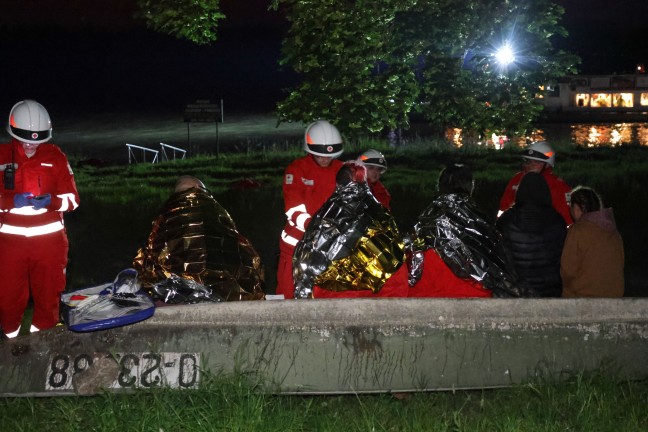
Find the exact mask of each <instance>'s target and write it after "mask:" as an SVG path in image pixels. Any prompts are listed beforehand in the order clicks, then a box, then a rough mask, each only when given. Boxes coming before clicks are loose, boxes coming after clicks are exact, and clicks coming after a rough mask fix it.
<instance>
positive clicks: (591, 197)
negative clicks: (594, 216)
mask: <svg viewBox="0 0 648 432" xmlns="http://www.w3.org/2000/svg"><path fill="white" fill-rule="evenodd" d="M569 201H570V204H576V205H577V206H578V207H580V209H581V211H582V212H583V213H588V212H593V211H598V210H600V209H601V207H603V200H601V197H600V196H599V194H598V193H596V191H595V190H594V189H592V188H591V187H587V186H576V187H575V188H574V189H572V191H571V194H570V195H569Z"/></svg>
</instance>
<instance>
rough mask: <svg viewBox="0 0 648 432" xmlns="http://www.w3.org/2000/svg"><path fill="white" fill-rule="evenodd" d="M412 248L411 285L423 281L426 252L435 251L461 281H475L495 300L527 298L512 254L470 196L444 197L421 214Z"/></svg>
mask: <svg viewBox="0 0 648 432" xmlns="http://www.w3.org/2000/svg"><path fill="white" fill-rule="evenodd" d="M407 243H408V245H407V247H408V249H411V251H412V254H411V263H409V285H410V286H414V284H415V283H416V282H418V280H419V279H420V278H421V274H422V271H423V265H425V263H424V260H423V255H424V252H425V250H427V249H430V248H432V249H434V250H435V251H436V252H437V253H438V254H439V256H440V257H441V258H442V259H443V261H444V262H445V264H446V265H447V266H448V267H450V269H451V270H452V272H453V273H454V274H455V275H457V276H458V277H460V278H463V279H468V278H472V279H474V280H476V281H478V282H481V283H482V284H483V285H484V288H486V289H490V290H492V291H493V296H495V297H523V293H521V292H520V289H519V287H518V285H517V276H516V274H515V270H514V267H513V262H512V258H511V256H510V254H509V253H508V251H507V250H506V248H505V247H504V243H503V241H502V236H501V234H500V233H499V231H497V229H496V228H495V226H494V225H493V224H491V223H489V222H487V221H486V220H485V219H484V218H483V217H482V216H481V213H480V212H479V210H478V209H477V208H476V206H475V204H474V203H473V202H472V200H471V199H470V197H469V196H467V195H461V194H447V195H441V196H439V197H437V198H436V199H434V201H432V204H430V206H429V207H428V208H427V209H426V210H425V211H423V213H421V215H420V216H419V218H418V222H417V223H416V225H415V226H414V234H413V236H412V237H411V238H409V239H408V240H407Z"/></svg>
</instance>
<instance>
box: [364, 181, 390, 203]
mask: <svg viewBox="0 0 648 432" xmlns="http://www.w3.org/2000/svg"><path fill="white" fill-rule="evenodd" d="M369 189H371V193H372V194H373V196H375V197H376V199H377V200H378V202H379V203H380V204H382V205H383V206H384V207H385V208H386V209H387V210H391V207H390V202H391V195H390V194H389V191H387V188H386V187H385V186H384V185H383V184H382V183H381V182H380V180H378V181H377V182H375V183H369Z"/></svg>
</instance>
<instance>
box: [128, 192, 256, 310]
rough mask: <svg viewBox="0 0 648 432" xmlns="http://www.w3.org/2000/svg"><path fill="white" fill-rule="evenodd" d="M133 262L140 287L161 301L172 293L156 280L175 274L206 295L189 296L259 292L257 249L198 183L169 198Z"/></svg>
mask: <svg viewBox="0 0 648 432" xmlns="http://www.w3.org/2000/svg"><path fill="white" fill-rule="evenodd" d="M133 267H134V268H135V269H136V270H137V271H138V272H139V273H140V277H141V281H142V286H143V288H144V289H146V290H147V291H148V292H149V293H150V294H151V295H152V297H154V298H156V299H158V300H162V301H165V302H174V301H170V299H172V298H173V295H169V293H168V292H167V293H162V292H159V291H160V290H159V286H161V284H158V283H160V282H162V281H168V280H173V279H177V278H178V277H179V278H182V279H185V280H189V281H190V282H195V283H194V285H195V286H201V285H202V286H204V287H202V288H201V289H202V290H203V291H204V289H205V288H206V289H207V292H208V295H206V296H205V295H202V296H197V297H196V299H195V301H201V300H208V301H217V300H214V299H222V300H226V301H232V300H258V299H262V298H263V297H264V294H263V291H262V288H261V280H262V278H261V260H260V258H259V254H258V253H257V252H256V250H255V249H254V247H253V246H252V244H251V243H250V241H249V240H248V239H246V238H245V237H243V236H242V235H241V234H240V233H239V232H238V231H237V229H236V226H235V224H234V221H233V220H232V218H231V217H230V215H229V213H228V212H227V211H226V210H225V209H224V208H223V207H222V206H221V205H220V204H219V203H218V202H217V201H216V200H215V199H214V197H213V196H212V194H211V193H210V192H208V191H206V190H204V189H201V188H191V189H187V190H185V191H182V192H177V193H174V194H173V195H171V196H170V197H169V199H168V200H167V202H166V203H165V204H164V207H163V209H162V211H161V213H160V216H158V218H157V219H156V220H155V221H154V222H153V228H152V230H151V234H150V235H149V238H148V240H147V242H146V245H145V246H144V247H143V248H141V249H140V250H139V251H138V253H137V256H136V257H135V259H134V261H133ZM172 278H173V279H172ZM155 284H158V288H157V289H155V290H154V285H155ZM175 302H177V301H175ZM191 302H193V301H191Z"/></svg>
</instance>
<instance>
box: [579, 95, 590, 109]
mask: <svg viewBox="0 0 648 432" xmlns="http://www.w3.org/2000/svg"><path fill="white" fill-rule="evenodd" d="M589 102H590V96H589V94H587V93H577V94H576V106H577V107H588V106H589Z"/></svg>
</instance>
